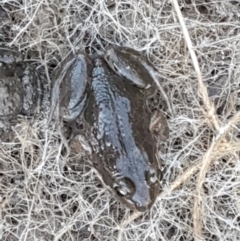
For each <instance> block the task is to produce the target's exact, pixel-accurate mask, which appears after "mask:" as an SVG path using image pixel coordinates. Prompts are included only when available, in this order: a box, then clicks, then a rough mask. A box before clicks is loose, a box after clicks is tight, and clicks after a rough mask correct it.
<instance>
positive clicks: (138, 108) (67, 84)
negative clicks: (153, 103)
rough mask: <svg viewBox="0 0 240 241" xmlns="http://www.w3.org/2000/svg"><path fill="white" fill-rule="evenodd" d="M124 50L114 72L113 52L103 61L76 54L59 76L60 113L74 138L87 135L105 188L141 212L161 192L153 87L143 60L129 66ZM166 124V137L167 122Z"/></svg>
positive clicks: (99, 57)
mask: <svg viewBox="0 0 240 241" xmlns="http://www.w3.org/2000/svg"><path fill="white" fill-rule="evenodd" d="M124 51H125V49H123V51H120V53H121V56H120V57H121V63H120V62H118V61H116V59H115V60H114V67H112V68H113V69H112V68H110V66H109V65H111V64H110V61H111V60H110V59H111V55H110V54H109V52H108V54H107V55H105V59H104V57H102V56H97V57H94V58H92V60H90V58H89V57H88V56H86V55H84V54H77V55H76V56H75V57H73V58H72V59H70V61H68V62H67V63H66V64H65V68H63V69H62V71H60V72H59V74H58V76H57V82H56V85H55V91H56V89H58V88H59V89H58V90H57V91H56V93H58V94H59V107H60V113H61V116H62V119H63V121H64V124H65V126H69V127H70V128H71V139H72V138H74V137H75V139H76V136H78V135H81V136H84V137H85V140H86V142H87V144H88V146H87V147H86V149H88V150H90V151H91V160H92V164H93V166H94V168H95V169H96V170H97V172H98V174H99V177H100V179H101V180H102V182H103V184H104V185H105V186H106V187H107V188H108V189H110V191H112V192H113V193H114V194H115V195H116V197H117V198H118V200H120V201H121V202H122V203H123V204H125V205H126V206H127V207H129V208H130V209H136V210H138V211H141V212H143V211H146V210H148V209H149V208H151V206H152V205H153V204H154V202H155V200H156V198H157V196H158V194H159V192H160V188H161V187H160V180H161V171H160V170H159V163H158V160H157V157H156V143H155V141H154V139H153V136H152V131H151V129H150V125H151V113H150V111H149V109H148V107H147V104H146V98H147V95H145V93H144V91H145V90H148V89H150V88H151V87H152V85H153V86H155V85H154V81H153V79H152V77H151V74H149V71H148V70H147V69H146V68H145V67H144V66H143V65H142V64H141V62H140V61H137V60H136V58H134V61H132V62H131V63H130V62H129V59H131V58H132V57H129V55H124ZM114 53H115V52H114ZM106 60H107V61H106ZM112 63H113V62H112ZM129 67H130V68H129ZM124 68H126V70H127V71H128V73H129V72H130V74H128V73H126V71H125V70H124ZM114 69H115V70H116V72H115V71H114ZM139 71H140V74H139ZM141 73H143V74H141ZM145 76H146V78H145ZM145 81H146V82H145ZM139 90H141V91H139ZM149 93H151V94H152V93H153V91H150V92H149ZM161 118H162V117H161ZM163 122H164V123H165V125H164V126H163V125H162V127H161V128H164V129H165V133H167V134H166V136H167V135H168V126H167V124H166V123H167V122H166V120H165V118H164V121H163ZM164 138H165V137H164Z"/></svg>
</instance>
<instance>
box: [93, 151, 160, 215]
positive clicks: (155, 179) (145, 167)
mask: <svg viewBox="0 0 240 241" xmlns="http://www.w3.org/2000/svg"><path fill="white" fill-rule="evenodd" d="M138 151H139V150H137V152H138ZM147 159H148V156H147V154H146V153H140V152H139V153H136V152H135V154H134V155H129V156H126V155H125V156H121V157H118V158H117V160H116V162H114V163H115V164H116V165H114V166H111V163H113V161H112V160H109V161H106V160H105V162H104V163H106V164H107V165H106V166H105V164H103V165H99V166H98V167H96V169H97V170H98V172H99V173H100V174H101V179H102V181H103V183H104V184H105V185H106V186H107V187H108V188H110V189H111V191H113V192H114V194H115V196H116V197H117V198H118V200H119V201H120V202H121V203H123V204H125V205H126V206H127V207H129V208H130V209H135V210H138V211H140V212H144V211H146V210H148V209H150V208H151V207H152V205H153V204H154V202H155V200H156V198H157V196H158V194H159V192H160V179H161V172H160V170H159V169H158V168H156V166H154V165H153V163H156V162H155V161H156V160H154V162H149V161H147Z"/></svg>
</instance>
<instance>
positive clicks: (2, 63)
mask: <svg viewBox="0 0 240 241" xmlns="http://www.w3.org/2000/svg"><path fill="white" fill-rule="evenodd" d="M41 93H42V86H41V83H40V79H39V78H38V74H37V72H36V71H35V70H34V69H33V68H32V67H31V66H30V65H29V64H28V63H26V62H25V61H24V59H23V55H22V54H21V53H20V52H18V51H17V50H16V49H14V48H9V47H6V46H0V133H1V140H3V139H6V138H8V136H9V135H8V134H9V133H10V132H11V125H13V120H14V119H16V117H17V116H18V115H24V116H33V115H34V113H35V110H37V107H39V105H40V104H41V97H42V95H41Z"/></svg>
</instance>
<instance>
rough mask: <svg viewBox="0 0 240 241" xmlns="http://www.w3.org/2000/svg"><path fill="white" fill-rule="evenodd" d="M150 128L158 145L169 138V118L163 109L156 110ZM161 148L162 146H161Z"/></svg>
mask: <svg viewBox="0 0 240 241" xmlns="http://www.w3.org/2000/svg"><path fill="white" fill-rule="evenodd" d="M149 130H150V131H151V133H152V135H153V137H154V139H155V141H156V142H157V144H158V145H162V144H164V143H165V142H166V141H167V139H168V138H169V128H168V124H167V119H166V117H165V116H164V114H163V113H162V112H161V111H159V110H155V111H154V114H153V116H152V119H151V123H150V126H149ZM160 149H162V148H161V147H160Z"/></svg>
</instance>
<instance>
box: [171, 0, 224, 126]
mask: <svg viewBox="0 0 240 241" xmlns="http://www.w3.org/2000/svg"><path fill="white" fill-rule="evenodd" d="M172 3H173V6H174V8H175V11H176V13H177V16H178V20H179V23H180V25H181V27H182V31H183V35H184V38H185V41H186V43H187V46H188V49H189V53H190V55H191V58H192V62H193V66H194V68H195V71H196V73H197V78H198V91H199V94H200V95H201V97H202V100H203V104H204V107H205V109H206V111H207V117H208V118H210V120H211V123H212V125H213V127H214V128H215V130H218V129H219V126H220V121H219V119H218V117H217V115H216V114H215V113H216V110H215V107H214V104H213V103H212V101H211V100H210V99H209V97H208V92H207V88H206V85H205V84H204V83H203V79H202V74H201V71H200V68H199V64H198V60H197V56H196V54H195V51H194V50H193V45H192V41H191V39H190V35H189V32H188V30H187V27H186V25H185V22H184V19H183V16H182V13H181V11H180V8H179V5H178V1H177V0H172Z"/></svg>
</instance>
